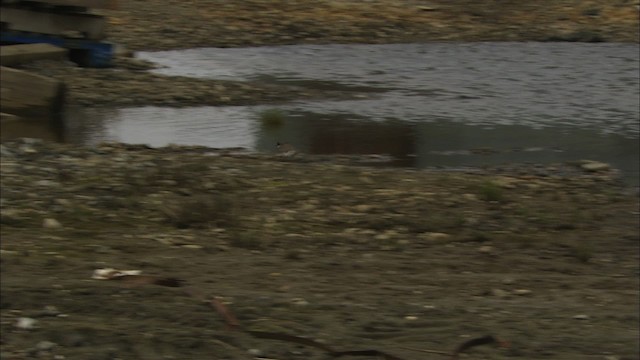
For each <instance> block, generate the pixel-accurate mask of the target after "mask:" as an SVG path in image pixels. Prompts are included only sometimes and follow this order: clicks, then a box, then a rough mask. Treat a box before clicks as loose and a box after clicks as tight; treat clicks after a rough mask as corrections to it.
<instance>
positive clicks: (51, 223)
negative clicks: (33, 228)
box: [42, 218, 62, 229]
mask: <svg viewBox="0 0 640 360" xmlns="http://www.w3.org/2000/svg"><path fill="white" fill-rule="evenodd" d="M42 227H43V228H45V229H60V228H62V224H60V222H59V221H58V220H56V219H53V218H46V219H44V220H43V221H42Z"/></svg>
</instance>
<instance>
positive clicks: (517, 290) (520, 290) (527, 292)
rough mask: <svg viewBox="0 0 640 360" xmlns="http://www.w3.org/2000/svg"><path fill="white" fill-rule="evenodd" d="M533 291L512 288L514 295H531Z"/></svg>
mask: <svg viewBox="0 0 640 360" xmlns="http://www.w3.org/2000/svg"><path fill="white" fill-rule="evenodd" d="M532 293H533V292H532V291H531V290H529V289H516V290H513V294H514V295H519V296H525V295H531V294H532Z"/></svg>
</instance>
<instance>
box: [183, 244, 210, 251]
mask: <svg viewBox="0 0 640 360" xmlns="http://www.w3.org/2000/svg"><path fill="white" fill-rule="evenodd" d="M180 247H183V248H185V249H194V250H198V249H202V248H203V247H204V246H202V245H197V244H184V245H181V246H180Z"/></svg>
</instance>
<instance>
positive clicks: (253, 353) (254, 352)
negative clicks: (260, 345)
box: [247, 348, 262, 356]
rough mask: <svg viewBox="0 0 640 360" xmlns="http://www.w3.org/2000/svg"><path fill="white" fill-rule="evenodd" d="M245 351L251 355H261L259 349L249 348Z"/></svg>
mask: <svg viewBox="0 0 640 360" xmlns="http://www.w3.org/2000/svg"><path fill="white" fill-rule="evenodd" d="M247 352H248V353H249V355H253V356H262V350H260V349H255V348H253V349H249V350H247Z"/></svg>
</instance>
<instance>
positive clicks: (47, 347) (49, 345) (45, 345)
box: [36, 340, 58, 351]
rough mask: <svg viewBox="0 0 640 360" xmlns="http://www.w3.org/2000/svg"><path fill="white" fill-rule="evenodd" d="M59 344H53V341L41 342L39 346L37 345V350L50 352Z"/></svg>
mask: <svg viewBox="0 0 640 360" xmlns="http://www.w3.org/2000/svg"><path fill="white" fill-rule="evenodd" d="M57 345H58V344H56V343H54V342H51V341H46V340H45V341H40V342H39V343H38V344H37V345H36V349H38V350H39V351H48V350H51V349H53V348H54V347H56V346H57Z"/></svg>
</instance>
